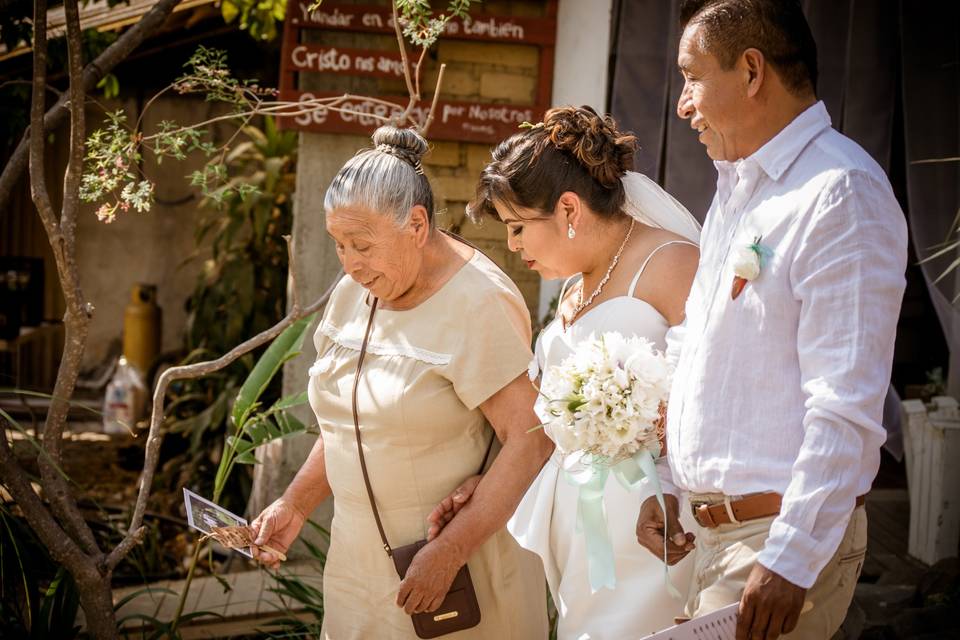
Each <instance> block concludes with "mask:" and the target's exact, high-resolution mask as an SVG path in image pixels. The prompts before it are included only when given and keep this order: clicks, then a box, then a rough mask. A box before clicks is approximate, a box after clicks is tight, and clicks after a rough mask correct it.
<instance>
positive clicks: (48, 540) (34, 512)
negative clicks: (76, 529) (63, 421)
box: [0, 0, 84, 572]
mask: <svg viewBox="0 0 960 640" xmlns="http://www.w3.org/2000/svg"><path fill="white" fill-rule="evenodd" d="M42 1H43V0H38V2H42ZM28 477H29V476H28V475H27V472H26V471H25V470H24V469H23V467H21V466H20V464H19V463H18V462H17V460H16V458H14V457H13V450H12V449H11V448H10V447H9V446H8V444H7V442H6V438H4V439H3V443H2V444H0V482H2V483H3V484H4V486H6V487H7V489H8V490H9V491H10V495H11V496H13V499H14V500H15V501H16V502H17V504H18V505H19V506H20V509H21V510H22V511H23V515H24V517H25V518H26V519H27V522H28V523H29V524H30V527H31V528H32V529H33V530H34V531H35V532H36V534H37V537H38V538H40V540H41V542H43V544H44V545H45V546H46V547H47V548H48V549H49V550H50V555H52V556H53V558H54V559H55V560H56V561H57V562H59V563H61V564H63V565H64V566H66V567H67V568H69V569H71V572H72V571H73V570H75V569H77V568H78V567H79V566H80V565H81V564H82V562H83V558H84V555H83V552H82V551H81V550H80V548H79V547H78V546H77V545H76V543H75V542H74V541H73V540H71V538H70V536H68V535H67V534H66V532H65V531H64V530H63V529H61V528H60V525H58V524H57V521H56V520H54V519H53V516H52V515H50V512H49V511H48V510H47V508H46V507H45V506H44V505H43V502H42V501H41V500H40V497H39V496H38V495H37V494H36V492H35V491H34V490H33V486H31V484H30V481H29V480H28Z"/></svg>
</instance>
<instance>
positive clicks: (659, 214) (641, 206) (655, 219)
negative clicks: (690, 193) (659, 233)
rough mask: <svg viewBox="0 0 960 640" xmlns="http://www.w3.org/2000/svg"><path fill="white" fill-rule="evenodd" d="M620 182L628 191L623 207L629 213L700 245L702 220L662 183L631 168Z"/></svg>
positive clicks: (644, 222)
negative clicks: (661, 186)
mask: <svg viewBox="0 0 960 640" xmlns="http://www.w3.org/2000/svg"><path fill="white" fill-rule="evenodd" d="M621 182H623V188H624V190H625V191H626V194H627V202H626V204H625V206H624V210H625V211H626V213H627V215H628V216H630V217H631V218H633V219H634V220H636V221H638V222H642V223H643V224H646V225H650V226H651V227H657V228H660V229H666V230H667V231H671V232H673V233H676V234H677V235H679V236H682V237H684V238H686V239H687V240H689V241H690V242H694V243H696V244H700V223H699V222H697V219H696V218H694V217H693V215H692V214H691V213H690V212H689V211H687V209H686V207H684V206H683V205H682V204H680V203H679V202H677V200H676V199H675V198H674V197H673V196H671V195H670V194H669V193H667V192H666V191H664V190H663V189H662V188H660V185H658V184H657V183H656V182H654V181H653V180H651V179H650V178H648V177H647V176H645V175H643V174H642V173H637V172H635V171H628V172H627V173H626V175H624V176H623V178H621Z"/></svg>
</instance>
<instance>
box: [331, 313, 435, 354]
mask: <svg viewBox="0 0 960 640" xmlns="http://www.w3.org/2000/svg"><path fill="white" fill-rule="evenodd" d="M320 331H322V332H323V335H325V336H327V337H328V338H330V339H331V340H333V341H334V342H335V343H337V344H338V345H340V346H341V347H344V348H346V349H352V350H353V351H360V347H361V346H362V344H363V336H362V335H360V334H357V335H356V336H346V335H344V334H343V330H342V329H340V328H339V327H337V326H335V325H333V324H331V323H329V322H324V323H323V324H321V325H320ZM367 351H369V352H370V353H375V354H376V355H378V356H401V357H404V358H412V359H414V360H419V361H420V362H424V363H426V364H435V365H446V364H450V360H451V359H452V358H453V356H452V355H450V354H449V353H437V352H436V351H429V350H427V349H421V348H419V347H414V346H411V345H407V344H388V343H383V342H376V341H374V340H371V341H370V342H369V343H368V344H367Z"/></svg>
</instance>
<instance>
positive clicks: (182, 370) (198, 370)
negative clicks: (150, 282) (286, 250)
mask: <svg viewBox="0 0 960 640" xmlns="http://www.w3.org/2000/svg"><path fill="white" fill-rule="evenodd" d="M290 256H291V261H290V264H292V265H294V266H295V263H294V262H293V260H292V256H293V249H292V246H291V247H290ZM342 273H343V272H342V271H341V272H340V273H338V274H337V276H336V277H335V278H334V281H333V283H332V284H331V285H330V286H329V287H328V288H327V290H326V292H324V294H323V295H322V296H320V298H319V299H317V300H316V301H315V302H313V303H312V304H310V305H309V306H307V307H305V308H303V309H300V310H299V312H296V310H295V309H294V310H291V312H290V313H288V314H287V315H286V317H284V319H283V320H281V321H280V322H278V323H277V324H275V325H273V326H272V327H270V328H269V329H267V330H266V331H263V332H261V333H259V334H257V335H255V336H254V337H252V338H250V339H249V340H247V341H246V342H243V343H241V344H239V345H237V346H236V347H234V348H233V349H231V350H230V351H229V352H228V353H226V354H224V355H223V356H221V357H219V358H217V359H216V360H209V361H206V362H196V363H194V364H189V365H183V366H179V367H171V368H169V369H167V370H166V371H164V372H163V373H162V374H161V375H160V379H159V380H158V381H157V386H156V388H155V389H154V392H153V409H152V412H151V414H150V431H149V433H148V435H147V446H146V453H145V456H144V461H143V472H142V473H141V474H140V489H139V493H138V495H137V503H136V506H135V507H134V510H133V517H132V518H131V521H130V532H131V533H128V534H127V535H126V536H125V537H124V540H123V541H122V542H121V543H120V544H121V545H124V543H125V542H126V541H127V539H128V538H132V537H133V536H134V535H136V532H137V531H138V530H139V529H140V527H141V525H142V524H143V514H144V512H145V511H146V508H147V501H148V500H149V498H150V491H151V486H152V484H153V474H154V472H155V471H156V468H157V462H158V460H159V457H160V444H161V442H162V440H163V437H162V435H161V434H160V425H161V423H162V422H163V401H164V398H165V396H166V394H167V388H168V387H169V386H170V383H171V382H173V381H174V380H188V379H193V378H199V377H201V376H205V375H207V374H209V373H213V372H214V371H219V370H220V369H223V368H224V367H226V366H228V365H230V364H231V363H232V362H234V361H235V360H236V359H237V358H239V357H240V356H242V355H244V354H246V353H249V352H251V351H253V350H254V349H256V348H257V347H259V346H261V345H263V344H266V343H267V342H269V341H270V340H273V339H274V338H276V337H277V336H278V335H280V334H281V333H282V332H283V330H284V329H286V328H287V327H289V326H290V325H292V324H293V323H294V322H296V321H297V320H300V319H301V318H305V317H307V316H309V315H310V314H312V313H314V312H316V311H318V310H320V309H321V308H322V307H323V305H325V304H326V303H327V300H328V299H329V298H330V294H332V293H333V290H334V288H335V287H336V286H337V283H338V282H339V281H340V276H341V275H342ZM290 277H291V278H292V279H293V284H292V286H293V289H294V290H296V287H297V282H296V272H295V271H293V270H292V269H291V270H290ZM118 548H119V547H118ZM125 548H126V549H127V551H129V549H132V548H133V544H128V545H126V546H125ZM113 555H114V554H113V553H111V556H113ZM121 559H122V556H121V557H119V558H117V559H116V561H117V562H119V560H121Z"/></svg>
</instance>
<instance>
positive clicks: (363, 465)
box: [351, 298, 497, 557]
mask: <svg viewBox="0 0 960 640" xmlns="http://www.w3.org/2000/svg"><path fill="white" fill-rule="evenodd" d="M379 302H380V299H379V298H373V302H371V303H370V318H369V319H368V320H367V329H366V331H365V332H364V334H363V342H362V343H361V344H360V355H359V356H358V357H357V371H356V373H355V374H354V376H353V393H352V399H351V401H352V405H353V430H354V432H355V433H356V436H357V453H358V454H360V471H361V472H362V473H363V484H364V485H365V486H366V488H367V498H369V499H370V508H371V509H372V510H373V519H374V520H375V521H376V522H377V531H379V532H380V540H382V541H383V550H384V551H386V552H387V555H388V556H390V557H393V549H392V548H391V547H390V543H389V542H387V534H386V533H385V532H384V530H383V522H381V521H380V511H379V510H378V509H377V501H376V500H375V499H374V497H373V487H372V486H370V476H369V475H368V474H367V460H366V458H365V457H364V455H363V442H362V440H361V438H360V418H359V415H358V411H357V388H358V387H359V386H360V370H361V368H362V367H363V359H364V356H366V355H367V345H368V343H369V342H370V333H371V332H372V330H373V316H374V314H376V312H377V304H378V303H379ZM496 437H497V434H496V433H494V434H493V437H491V438H490V444H488V445H487V451H486V453H484V454H483V462H481V463H480V468H479V469H478V470H477V475H479V474H481V473H483V468H484V467H485V466H487V460H488V459H489V458H490V451H491V450H492V449H493V441H494V439H495V438H496Z"/></svg>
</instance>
